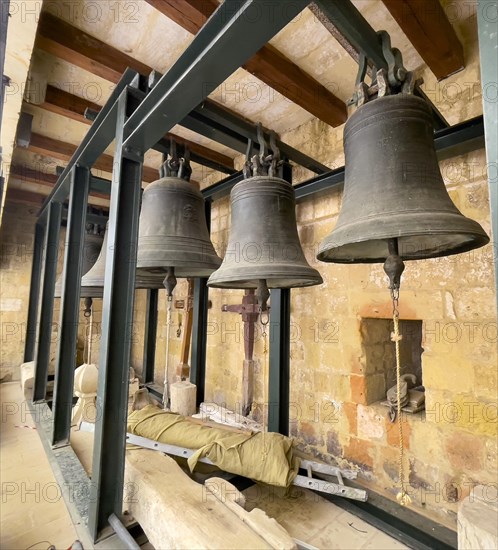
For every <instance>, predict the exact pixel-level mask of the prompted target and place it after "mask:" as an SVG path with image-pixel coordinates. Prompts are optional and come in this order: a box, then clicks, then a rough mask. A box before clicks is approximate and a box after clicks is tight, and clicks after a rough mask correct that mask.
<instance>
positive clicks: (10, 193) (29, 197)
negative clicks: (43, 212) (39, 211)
mask: <svg viewBox="0 0 498 550" xmlns="http://www.w3.org/2000/svg"><path fill="white" fill-rule="evenodd" d="M46 196H47V195H43V194H42V193H34V192H32V191H24V190H22V189H15V188H12V187H10V186H9V187H8V188H7V194H6V197H5V201H6V202H29V203H33V204H37V205H42V204H43V202H44V201H45V198H46Z"/></svg>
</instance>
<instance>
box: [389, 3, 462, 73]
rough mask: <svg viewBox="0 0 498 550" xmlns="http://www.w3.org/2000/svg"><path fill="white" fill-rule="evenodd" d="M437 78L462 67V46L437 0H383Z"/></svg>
mask: <svg viewBox="0 0 498 550" xmlns="http://www.w3.org/2000/svg"><path fill="white" fill-rule="evenodd" d="M383 2H384V5H385V6H386V8H387V9H388V10H389V12H390V14H391V15H392V16H393V17H394V19H395V20H396V22H397V23H398V25H399V26H400V27H401V29H402V30H403V32H404V33H405V34H406V36H407V37H408V39H409V40H410V42H411V43H412V44H413V46H414V47H415V49H416V50H417V51H418V53H419V54H420V56H421V57H422V59H423V60H424V61H425V62H426V63H427V65H428V67H429V68H430V69H431V71H432V72H433V73H434V75H435V76H436V77H437V78H438V79H442V78H446V77H447V76H449V75H450V74H453V73H454V72H456V71H459V70H460V69H463V68H464V66H465V60H464V55H463V47H462V44H461V43H460V40H459V39H458V36H457V34H456V32H455V30H454V29H453V27H452V25H451V23H450V22H449V20H448V18H447V17H446V13H445V12H444V9H443V7H442V6H441V4H440V3H439V0H383Z"/></svg>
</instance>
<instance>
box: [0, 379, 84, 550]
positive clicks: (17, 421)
mask: <svg viewBox="0 0 498 550" xmlns="http://www.w3.org/2000/svg"><path fill="white" fill-rule="evenodd" d="M0 401H1V407H2V423H1V425H0V450H1V451H0V452H1V458H0V473H1V476H0V477H1V484H2V503H1V506H0V546H1V548H2V549H5V550H17V549H22V550H23V549H26V548H28V547H31V550H41V549H43V550H45V549H47V548H48V547H49V546H50V545H51V544H53V545H54V546H55V548H56V549H57V550H59V549H66V548H69V547H70V546H71V544H72V543H73V542H74V541H75V540H76V539H78V535H77V533H76V529H75V526H74V525H73V522H72V521H71V517H70V516H69V513H68V511H67V508H66V505H65V503H64V500H63V498H62V495H61V490H60V487H59V485H58V484H57V482H56V481H55V478H54V475H53V473H52V469H51V467H50V464H49V462H48V459H47V457H46V455H45V451H44V449H43V446H42V444H41V441H40V438H39V437H38V434H37V432H36V430H35V429H33V428H34V422H33V418H32V417H31V414H30V413H29V411H28V407H27V404H26V403H25V401H24V396H23V394H22V391H21V386H20V384H19V382H10V383H6V384H0Z"/></svg>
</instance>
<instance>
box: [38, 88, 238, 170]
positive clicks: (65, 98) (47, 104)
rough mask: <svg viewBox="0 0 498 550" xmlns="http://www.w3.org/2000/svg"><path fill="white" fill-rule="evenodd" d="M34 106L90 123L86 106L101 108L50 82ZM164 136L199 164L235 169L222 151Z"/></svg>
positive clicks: (94, 109) (170, 135) (183, 139)
mask: <svg viewBox="0 0 498 550" xmlns="http://www.w3.org/2000/svg"><path fill="white" fill-rule="evenodd" d="M28 105H29V104H28ZM36 107H41V108H42V109H45V110H47V111H50V112H52V113H57V114H59V115H62V116H65V117H67V118H71V119H72V120H77V121H78V122H84V123H86V124H91V123H92V121H91V120H88V119H86V118H85V117H84V113H85V110H86V109H87V108H88V109H92V110H93V111H100V109H101V106H100V105H97V104H96V103H92V102H91V101H88V100H87V99H84V98H82V97H79V96H75V95H73V94H70V93H69V92H66V91H64V90H60V89H59V88H56V87H55V86H51V85H50V84H49V85H48V86H47V92H46V94H45V101H44V102H43V103H41V104H40V105H36ZM164 137H165V139H174V140H175V141H176V142H177V143H180V144H182V145H186V146H187V147H188V149H189V150H190V152H191V153H194V155H197V156H198V157H200V158H198V159H196V162H200V164H202V159H207V160H208V161H211V162H213V163H216V164H219V165H221V166H225V167H226V168H228V171H229V172H233V171H234V170H235V168H234V164H233V159H232V158H230V157H229V156H227V155H224V154H223V153H219V152H218V151H214V150H213V149H209V147H205V146H204V145H200V144H199V143H195V142H194V141H190V140H188V139H185V138H182V137H180V136H177V135H175V134H171V133H168V134H166V135H165V136H164Z"/></svg>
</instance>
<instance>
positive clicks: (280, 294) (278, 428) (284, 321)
mask: <svg viewBox="0 0 498 550" xmlns="http://www.w3.org/2000/svg"><path fill="white" fill-rule="evenodd" d="M290 293H291V291H290V289H289V288H282V289H280V288H278V289H277V288H274V289H272V290H271V297H270V306H271V307H270V327H269V328H270V333H269V338H270V359H269V378H268V431H269V432H278V433H281V434H283V435H289V405H290V403H289V396H290V296H291V294H290Z"/></svg>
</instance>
